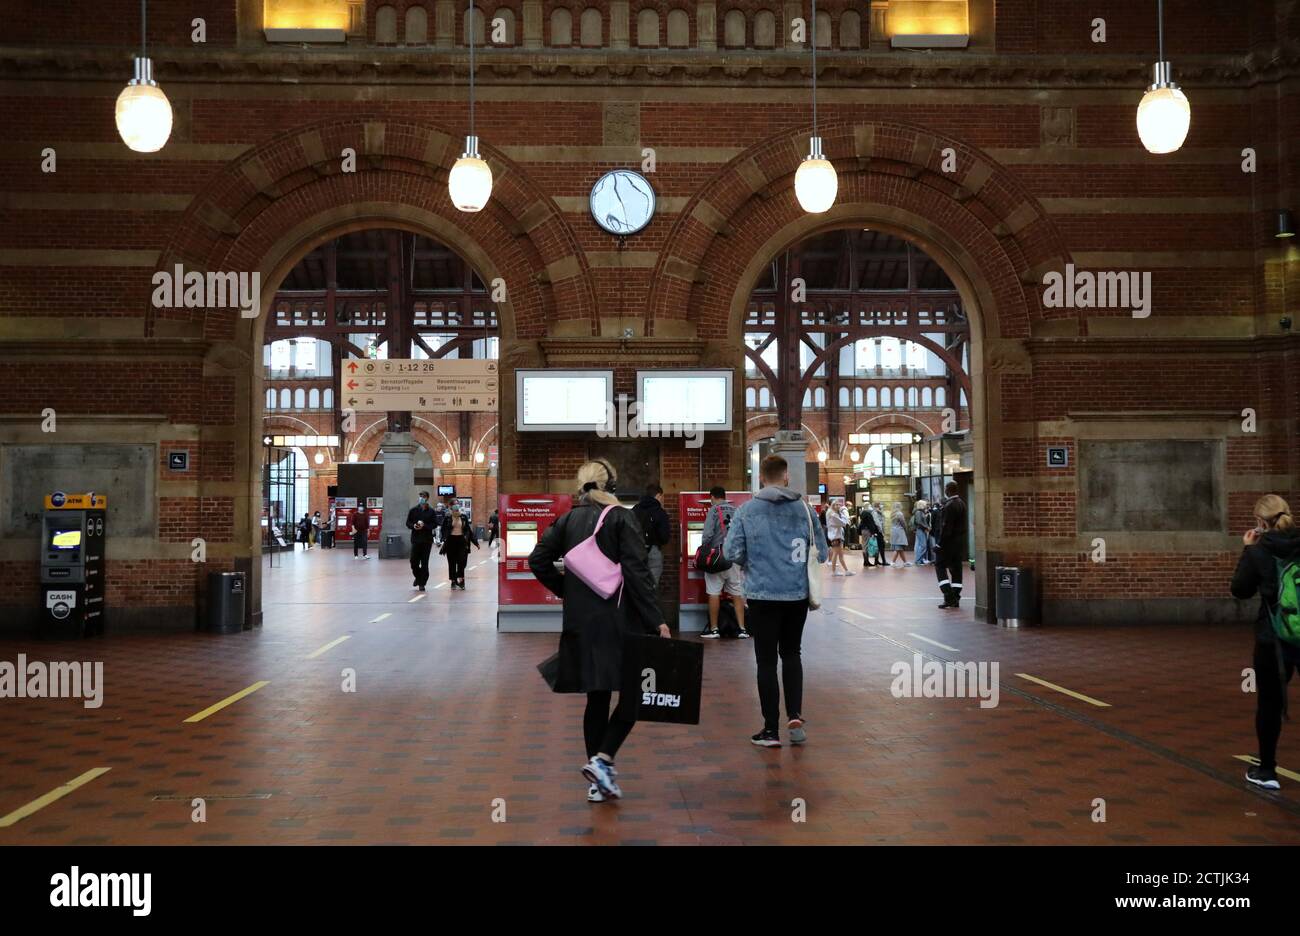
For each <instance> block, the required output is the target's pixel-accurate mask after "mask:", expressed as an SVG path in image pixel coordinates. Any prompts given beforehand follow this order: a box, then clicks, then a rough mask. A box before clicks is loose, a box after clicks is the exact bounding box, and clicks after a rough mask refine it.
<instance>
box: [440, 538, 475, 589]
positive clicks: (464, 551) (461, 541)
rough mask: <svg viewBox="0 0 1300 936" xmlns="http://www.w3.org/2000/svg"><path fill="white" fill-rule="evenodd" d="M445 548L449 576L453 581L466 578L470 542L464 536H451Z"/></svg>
mask: <svg viewBox="0 0 1300 936" xmlns="http://www.w3.org/2000/svg"><path fill="white" fill-rule="evenodd" d="M443 549H445V550H446V552H447V577H448V578H450V579H451V580H452V581H453V582H459V581H461V580H462V579H463V578H465V562H466V560H468V559H469V543H468V542H467V541H466V539H465V537H464V536H449V537H447V542H446V543H445V544H444V546H443Z"/></svg>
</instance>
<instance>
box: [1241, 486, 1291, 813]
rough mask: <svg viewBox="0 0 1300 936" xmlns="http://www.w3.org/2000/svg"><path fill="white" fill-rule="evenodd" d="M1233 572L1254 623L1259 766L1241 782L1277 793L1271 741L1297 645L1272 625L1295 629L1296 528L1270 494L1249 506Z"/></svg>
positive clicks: (1274, 737)
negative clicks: (1250, 601) (1255, 606)
mask: <svg viewBox="0 0 1300 936" xmlns="http://www.w3.org/2000/svg"><path fill="white" fill-rule="evenodd" d="M1241 541H1242V542H1243V543H1244V544H1245V549H1243V550H1242V553H1241V558H1240V559H1238V560H1237V571H1236V572H1235V573H1234V574H1233V576H1232V595H1233V597H1234V598H1241V599H1246V598H1253V597H1255V595H1259V614H1258V616H1257V617H1256V618H1255V663H1254V665H1255V688H1256V695H1255V699H1256V701H1255V734H1256V736H1257V737H1258V739H1259V764H1258V766H1251V767H1248V768H1247V769H1246V779H1247V780H1248V781H1250V782H1251V783H1253V784H1255V785H1256V786H1260V787H1263V788H1264V789H1266V790H1276V789H1279V788H1280V786H1281V784H1279V783H1278V780H1277V741H1278V738H1279V737H1280V736H1281V734H1282V716H1283V715H1284V714H1285V713H1286V684H1287V683H1288V682H1290V681H1291V674H1292V673H1293V672H1294V671H1295V669H1296V667H1297V665H1300V646H1297V645H1296V644H1295V643H1292V642H1290V641H1289V640H1285V639H1282V638H1280V637H1279V636H1278V634H1277V628H1276V626H1275V620H1276V621H1279V622H1289V623H1291V625H1292V626H1300V609H1298V608H1297V602H1296V590H1297V582H1300V529H1297V527H1296V524H1295V518H1294V517H1293V516H1292V515H1291V507H1290V505H1289V504H1287V502H1286V501H1285V500H1283V499H1282V498H1281V497H1279V496H1278V495H1276V494H1267V495H1265V496H1264V497H1261V498H1260V499H1259V500H1258V501H1256V502H1255V526H1254V527H1253V528H1252V529H1249V530H1247V531H1246V533H1245V535H1243V536H1242V538H1241Z"/></svg>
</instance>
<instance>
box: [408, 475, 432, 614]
mask: <svg viewBox="0 0 1300 936" xmlns="http://www.w3.org/2000/svg"><path fill="white" fill-rule="evenodd" d="M437 522H438V515H437V513H435V511H434V509H433V508H432V507H430V506H429V492H428V491H421V492H420V502H419V503H418V504H416V505H415V506H414V507H412V508H411V509H410V510H409V511H407V514H406V528H407V529H408V530H410V531H411V574H412V575H414V576H415V581H414V582H412V583H411V584H413V585H414V586H415V587H416V588H418V589H420V591H424V586H425V583H426V582H428V581H429V553H430V552H432V551H433V531H434V528H435V526H436V524H437Z"/></svg>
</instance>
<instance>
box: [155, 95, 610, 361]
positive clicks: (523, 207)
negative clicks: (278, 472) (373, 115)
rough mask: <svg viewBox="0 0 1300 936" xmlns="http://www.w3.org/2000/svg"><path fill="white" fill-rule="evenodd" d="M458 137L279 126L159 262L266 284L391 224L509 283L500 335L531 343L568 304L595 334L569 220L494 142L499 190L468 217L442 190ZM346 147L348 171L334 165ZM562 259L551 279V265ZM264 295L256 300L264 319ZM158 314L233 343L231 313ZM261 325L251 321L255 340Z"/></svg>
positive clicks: (368, 127)
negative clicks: (257, 276) (350, 157)
mask: <svg viewBox="0 0 1300 936" xmlns="http://www.w3.org/2000/svg"><path fill="white" fill-rule="evenodd" d="M461 143H462V141H461V139H460V138H459V137H457V136H455V135H454V134H452V133H450V132H449V131H446V130H444V129H441V128H438V127H435V126H432V125H427V124H415V123H410V122H398V121H384V120H374V121H358V120H332V121H324V122H319V123H315V124H307V125H304V126H301V127H296V128H294V129H292V130H289V131H286V132H285V133H283V134H281V135H279V136H278V137H276V138H275V139H273V140H271V141H269V142H267V143H265V144H263V145H261V146H259V147H257V148H255V149H253V150H250V151H249V152H248V153H245V154H244V155H243V156H241V157H240V158H238V159H236V160H234V161H233V162H231V163H230V164H228V165H227V166H225V167H224V168H223V169H222V170H221V171H220V172H219V173H218V174H217V176H216V177H215V178H214V179H213V180H212V181H211V182H210V183H209V184H208V185H207V187H206V188H205V189H204V190H203V191H202V192H201V193H200V194H199V195H198V196H197V197H196V198H195V199H194V201H193V203H192V204H191V205H190V206H189V208H188V209H187V210H186V212H185V214H184V215H183V216H182V218H181V220H180V222H179V223H178V225H177V228H176V230H175V232H174V234H173V236H172V238H171V240H170V241H169V243H168V245H167V247H166V248H165V249H164V250H163V251H162V253H161V255H160V260H159V267H158V268H159V269H162V270H171V269H172V267H173V266H174V265H175V264H177V263H181V264H183V265H184V266H185V268H186V270H190V269H198V270H213V271H216V270H220V271H254V270H256V271H260V272H261V273H262V287H263V295H264V296H266V295H267V294H268V291H273V290H274V288H275V286H276V285H277V283H278V282H279V280H280V279H281V278H283V275H284V273H285V272H287V270H288V268H289V267H291V266H292V264H293V263H295V262H297V260H298V259H299V258H301V256H302V255H303V254H304V253H306V251H307V250H309V249H311V248H312V247H314V246H316V245H317V244H319V243H322V242H323V241H325V240H328V239H330V238H331V237H336V236H338V235H339V234H341V233H345V232H347V231H349V230H360V229H363V228H368V227H396V228H400V229H404V230H410V231H415V232H419V233H425V234H429V235H430V236H433V237H435V238H437V239H439V240H441V241H443V242H444V243H446V244H447V245H448V246H449V247H451V248H453V249H455V250H457V251H458V252H460V253H461V254H462V256H464V257H465V258H466V259H467V260H469V261H470V262H471V263H472V264H473V265H474V266H475V268H476V269H477V270H478V271H479V273H480V275H483V276H487V277H489V278H492V277H496V276H500V277H502V278H503V279H504V280H505V283H506V288H507V292H508V296H509V301H508V302H507V303H504V304H503V306H504V307H503V308H501V325H502V337H503V338H505V339H507V340H508V339H510V338H513V337H516V336H518V337H525V338H538V337H542V336H544V335H545V334H546V333H547V331H548V328H549V326H550V323H551V322H552V321H553V320H554V319H555V318H556V317H557V316H558V315H559V314H560V313H559V310H563V317H565V318H587V319H589V320H590V321H591V323H592V328H593V333H594V332H595V330H596V323H595V317H596V302H595V297H594V295H593V293H592V291H591V286H590V282H589V280H588V277H587V267H586V259H585V254H584V253H583V251H582V250H581V249H580V247H579V245H578V242H577V239H576V238H575V237H574V234H573V232H572V230H571V229H570V227H569V225H568V222H567V221H566V220H565V219H564V216H563V215H562V214H561V213H560V211H559V210H558V208H556V206H555V204H554V202H553V201H552V200H551V198H550V197H549V196H548V195H546V194H545V193H544V192H543V191H542V190H541V189H540V188H539V187H538V186H537V185H536V184H535V183H534V182H533V181H532V180H531V179H530V178H529V177H528V175H527V173H526V172H525V171H524V170H523V169H522V168H520V167H519V166H518V165H517V164H516V163H514V162H513V161H511V160H509V159H507V158H506V157H505V156H503V155H502V154H501V153H500V152H499V151H497V150H495V149H493V148H492V147H490V146H487V145H484V146H483V147H482V150H483V155H484V157H485V158H486V159H488V161H489V162H490V163H491V165H492V170H493V175H494V187H493V192H492V199H491V201H490V202H489V204H488V207H487V208H486V209H484V210H483V211H481V212H478V213H476V214H465V213H463V212H460V211H457V210H456V209H455V207H454V206H452V204H451V202H450V200H449V198H448V195H447V171H448V170H449V169H450V167H451V165H452V164H453V163H454V162H455V160H456V157H457V156H458V155H459V153H460V149H461ZM345 147H350V148H352V149H353V150H355V151H356V154H357V155H356V171H355V172H350V173H344V172H343V171H342V170H341V156H340V154H341V153H342V151H343V150H344V148H345ZM551 264H557V266H556V267H554V268H552V269H554V270H555V271H556V272H555V275H554V278H553V277H552V275H551V274H549V273H548V267H549V266H550V265H551ZM265 306H266V303H265V302H264V303H263V307H264V308H263V313H265ZM159 318H173V319H181V320H189V321H192V322H197V321H200V320H201V321H202V324H203V328H204V333H205V334H206V335H207V336H208V337H211V338H216V339H228V338H232V337H234V335H235V333H236V326H237V325H238V324H239V320H238V318H237V313H235V312H233V311H228V310H220V311H213V310H206V311H205V310H188V309H176V310H158V311H155V310H153V309H152V308H150V309H149V310H148V311H147V313H146V320H147V323H148V324H147V326H146V327H147V331H148V332H149V333H150V334H154V333H156V321H157V319H159ZM260 330H261V329H260V325H259V326H258V327H255V328H254V329H253V331H254V333H255V335H254V337H260Z"/></svg>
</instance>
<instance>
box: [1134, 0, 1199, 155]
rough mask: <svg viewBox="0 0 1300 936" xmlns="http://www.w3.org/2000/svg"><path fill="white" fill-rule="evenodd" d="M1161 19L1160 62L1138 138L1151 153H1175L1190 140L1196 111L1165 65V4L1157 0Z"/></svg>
mask: <svg viewBox="0 0 1300 936" xmlns="http://www.w3.org/2000/svg"><path fill="white" fill-rule="evenodd" d="M1156 9H1157V15H1158V16H1159V24H1158V28H1159V42H1160V60H1159V61H1158V62H1156V64H1155V66H1154V67H1153V68H1152V83H1151V87H1149V88H1147V93H1146V94H1144V95H1143V96H1142V103H1141V104H1139V105H1138V110H1137V129H1138V137H1139V138H1141V140H1142V145H1143V146H1145V147H1146V148H1147V152H1149V153H1156V154H1162V153H1172V152H1174V151H1175V150H1177V149H1178V148H1179V147H1181V146H1182V145H1183V141H1184V140H1186V139H1187V128H1188V127H1189V126H1190V125H1191V122H1192V108H1191V105H1190V104H1189V103H1188V102H1187V96H1186V95H1185V94H1183V92H1182V91H1181V90H1180V89H1179V87H1178V85H1177V84H1175V83H1174V81H1173V77H1172V73H1173V69H1172V67H1171V66H1170V64H1169V63H1168V62H1167V61H1165V0H1156Z"/></svg>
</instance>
